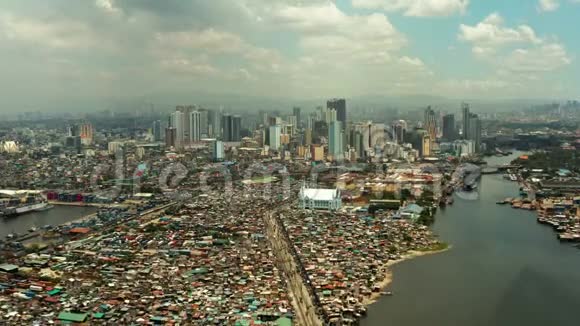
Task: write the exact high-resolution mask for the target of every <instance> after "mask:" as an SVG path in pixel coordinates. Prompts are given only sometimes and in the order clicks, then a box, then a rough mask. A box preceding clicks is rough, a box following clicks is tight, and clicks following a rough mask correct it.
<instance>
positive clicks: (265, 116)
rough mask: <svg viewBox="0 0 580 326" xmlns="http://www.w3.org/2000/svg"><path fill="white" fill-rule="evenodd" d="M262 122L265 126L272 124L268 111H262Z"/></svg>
mask: <svg viewBox="0 0 580 326" xmlns="http://www.w3.org/2000/svg"><path fill="white" fill-rule="evenodd" d="M260 123H262V125H263V126H264V127H269V126H270V121H269V115H268V112H265V111H260Z"/></svg>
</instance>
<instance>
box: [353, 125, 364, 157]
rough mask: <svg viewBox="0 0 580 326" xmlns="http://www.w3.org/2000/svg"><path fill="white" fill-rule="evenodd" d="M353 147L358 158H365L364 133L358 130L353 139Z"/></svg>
mask: <svg viewBox="0 0 580 326" xmlns="http://www.w3.org/2000/svg"><path fill="white" fill-rule="evenodd" d="M352 143H353V147H354V149H355V151H356V155H357V158H363V157H365V144H364V135H363V133H362V132H360V131H358V130H356V131H354V135H353V137H352Z"/></svg>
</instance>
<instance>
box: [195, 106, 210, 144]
mask: <svg viewBox="0 0 580 326" xmlns="http://www.w3.org/2000/svg"><path fill="white" fill-rule="evenodd" d="M197 111H198V112H199V129H200V136H201V138H205V137H209V111H208V110H206V109H199V110H197Z"/></svg>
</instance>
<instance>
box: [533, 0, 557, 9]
mask: <svg viewBox="0 0 580 326" xmlns="http://www.w3.org/2000/svg"><path fill="white" fill-rule="evenodd" d="M559 7H560V3H559V2H558V0H540V1H539V2H538V6H537V9H538V11H539V12H546V11H556V10H557V9H558V8H559Z"/></svg>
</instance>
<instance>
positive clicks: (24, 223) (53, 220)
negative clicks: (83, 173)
mask: <svg viewBox="0 0 580 326" xmlns="http://www.w3.org/2000/svg"><path fill="white" fill-rule="evenodd" d="M96 211H97V209H96V208H94V207H74V206H55V207H54V208H52V209H49V210H46V211H42V212H33V213H29V214H24V215H20V216H15V217H10V218H7V219H4V218H3V217H0V238H1V239H4V237H5V236H6V235H8V234H10V233H14V232H16V233H20V234H22V233H26V232H27V231H28V229H30V228H31V227H33V226H36V227H42V226H45V225H47V224H50V225H53V226H56V225H59V224H63V223H66V222H69V221H72V220H75V219H78V218H80V217H83V216H86V215H89V214H92V213H94V212H96Z"/></svg>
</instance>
